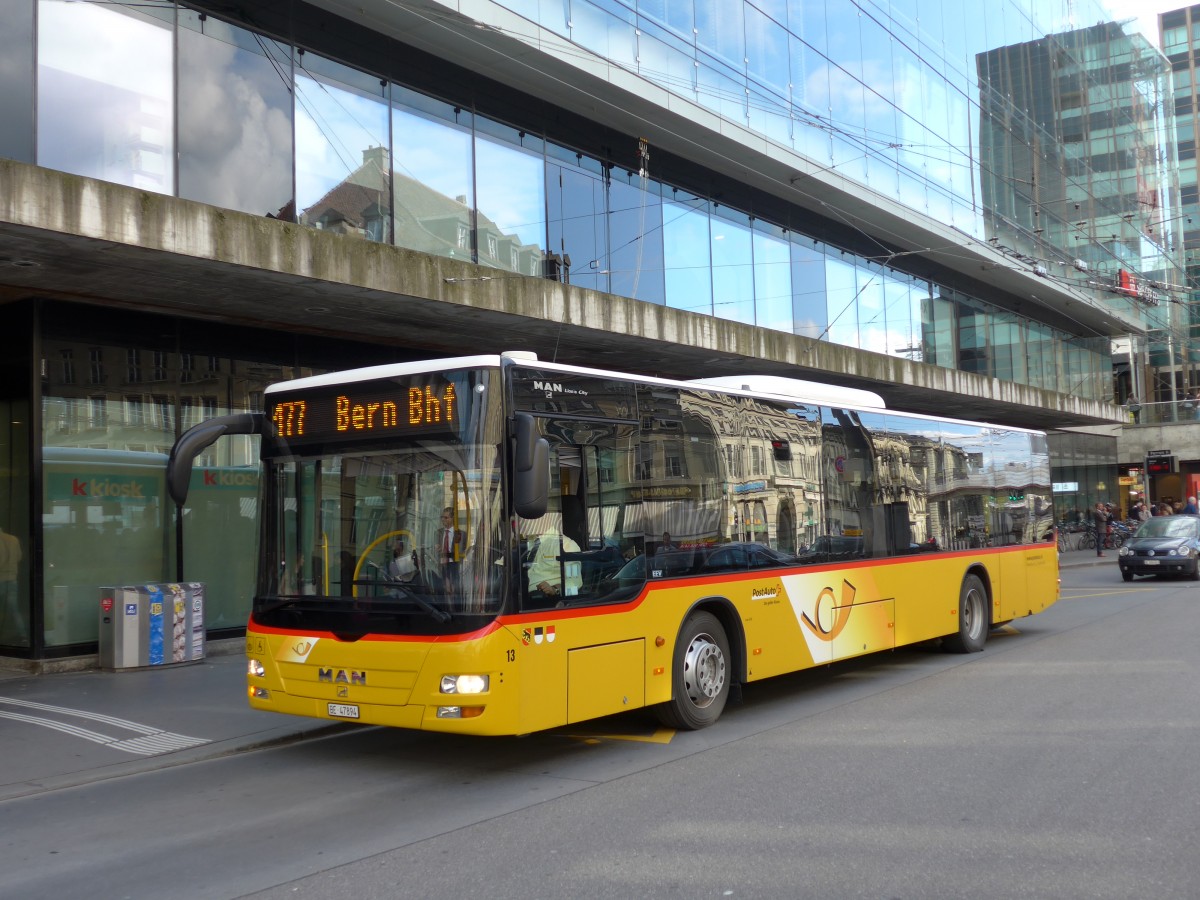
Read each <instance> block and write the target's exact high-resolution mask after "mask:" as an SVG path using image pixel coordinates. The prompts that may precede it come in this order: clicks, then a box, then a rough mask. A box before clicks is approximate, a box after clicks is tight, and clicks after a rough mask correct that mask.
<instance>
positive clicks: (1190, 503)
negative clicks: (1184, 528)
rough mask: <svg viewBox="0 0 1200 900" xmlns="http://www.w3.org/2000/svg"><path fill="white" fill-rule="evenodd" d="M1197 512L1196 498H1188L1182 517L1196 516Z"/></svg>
mask: <svg viewBox="0 0 1200 900" xmlns="http://www.w3.org/2000/svg"><path fill="white" fill-rule="evenodd" d="M1197 511H1198V510H1197V509H1196V498H1195V497H1188V498H1187V503H1185V504H1184V506H1183V512H1184V515H1188V516H1194V515H1196V513H1197Z"/></svg>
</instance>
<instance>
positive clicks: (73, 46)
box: [38, 0, 173, 101]
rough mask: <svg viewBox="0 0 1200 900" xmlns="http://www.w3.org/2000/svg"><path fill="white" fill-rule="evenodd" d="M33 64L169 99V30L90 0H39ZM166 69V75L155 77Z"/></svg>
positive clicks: (170, 64)
mask: <svg viewBox="0 0 1200 900" xmlns="http://www.w3.org/2000/svg"><path fill="white" fill-rule="evenodd" d="M38 17H39V19H38V36H39V40H38V64H39V65H41V66H47V67H49V68H52V69H59V70H60V71H63V72H68V73H70V74H72V75H78V76H80V77H83V78H89V79H96V80H100V81H103V82H104V83H105V84H109V85H112V86H114V87H118V88H121V89H123V90H127V91H131V92H133V93H136V94H140V95H142V96H146V97H154V98H156V99H159V100H166V101H170V100H171V95H172V90H171V89H172V85H173V82H172V79H171V78H170V76H169V73H170V72H171V70H172V59H173V54H172V45H171V29H170V27H169V26H167V25H166V24H165V23H160V24H155V23H152V22H147V21H145V20H143V19H140V18H136V17H134V16H130V15H125V14H123V13H121V12H120V11H119V10H115V9H105V8H102V7H100V6H95V5H93V4H90V3H65V2H58V0H42V2H41V3H40V4H39V5H38ZM163 72H166V73H168V77H166V78H160V77H158V75H159V73H163Z"/></svg>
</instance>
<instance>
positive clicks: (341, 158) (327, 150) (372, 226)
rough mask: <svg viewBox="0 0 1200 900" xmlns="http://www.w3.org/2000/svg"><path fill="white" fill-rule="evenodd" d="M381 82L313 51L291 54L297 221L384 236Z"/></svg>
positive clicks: (387, 190) (387, 163)
mask: <svg viewBox="0 0 1200 900" xmlns="http://www.w3.org/2000/svg"><path fill="white" fill-rule="evenodd" d="M385 89H386V84H385V83H382V82H381V81H380V80H379V79H378V78H377V77H375V76H373V75H368V74H366V73H365V72H359V71H357V70H355V69H351V68H349V67H347V66H343V65H340V64H338V63H335V62H332V61H330V60H326V59H322V58H321V57H319V56H317V55H316V54H313V53H303V54H298V55H297V58H296V204H297V206H299V208H300V222H301V223H303V224H305V225H310V226H312V227H314V228H320V229H322V230H323V231H333V232H336V233H337V234H349V235H354V236H356V237H363V238H366V239H367V240H371V241H390V240H391V227H390V222H389V220H390V218H391V212H390V207H391V186H390V184H389V178H390V176H391V159H390V154H389V145H390V139H389V134H388V106H387V102H386V99H385V97H384V93H385Z"/></svg>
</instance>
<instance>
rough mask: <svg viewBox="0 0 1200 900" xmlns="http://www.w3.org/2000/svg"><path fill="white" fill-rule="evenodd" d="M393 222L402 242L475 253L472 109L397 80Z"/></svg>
mask: <svg viewBox="0 0 1200 900" xmlns="http://www.w3.org/2000/svg"><path fill="white" fill-rule="evenodd" d="M392 98H393V102H394V103H395V108H394V109H393V110H392V143H393V155H392V190H393V201H394V204H395V205H394V207H393V222H394V227H395V242H396V245H397V246H400V247H408V248H409V249H411V250H420V251H422V252H423V253H432V254H434V255H436V256H448V257H452V258H455V259H468V260H469V259H472V258H473V250H472V246H473V245H472V238H473V227H472V210H473V209H474V206H475V192H474V187H473V184H474V182H473V180H472V167H473V162H472V160H473V155H472V140H471V118H470V113H466V112H459V111H456V110H455V109H454V108H453V107H451V106H448V105H446V104H444V103H440V102H438V101H434V100H430V99H429V98H427V97H422V96H421V95H419V94H414V93H411V92H408V91H404V90H403V89H402V88H400V87H399V86H397V85H393V86H392Z"/></svg>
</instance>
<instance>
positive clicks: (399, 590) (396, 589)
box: [367, 562, 451, 622]
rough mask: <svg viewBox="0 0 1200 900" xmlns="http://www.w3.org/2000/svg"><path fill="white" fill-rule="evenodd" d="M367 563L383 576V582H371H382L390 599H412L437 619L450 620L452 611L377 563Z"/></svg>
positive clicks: (440, 620) (441, 620)
mask: <svg viewBox="0 0 1200 900" xmlns="http://www.w3.org/2000/svg"><path fill="white" fill-rule="evenodd" d="M367 565H369V566H370V567H371V568H372V569H374V570H375V571H376V572H379V573H380V575H382V576H383V580H382V582H371V584H382V585H383V588H384V590H385V591H387V596H388V598H389V599H392V600H411V601H412V602H413V603H415V604H416V605H417V606H419V607H420V608H421V610H422V611H423V612H425V613H427V614H428V615H430V616H432V617H433V618H434V619H436V620H437V621H439V622H449V621H450V618H451V616H450V613H448V612H446V611H445V610H444V609H438V608H437V607H436V606H434V605H433V604H432V603H430V602H429V601H428V600H426V599H425V598H424V597H422V596H421V595H420V594H418V593H417V592H416V591H414V590H413V589H412V588H411V587H409V586H408V585H406V584H405V583H404V582H402V581H397V580H396V579H395V578H393V577H392V576H391V575H389V574H388V573H387V572H385V571H384V570H383V569H381V568H379V566H377V565H375V563H373V562H368V563H367Z"/></svg>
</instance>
